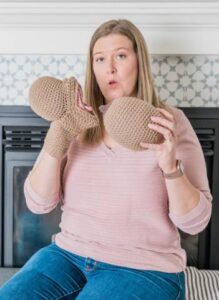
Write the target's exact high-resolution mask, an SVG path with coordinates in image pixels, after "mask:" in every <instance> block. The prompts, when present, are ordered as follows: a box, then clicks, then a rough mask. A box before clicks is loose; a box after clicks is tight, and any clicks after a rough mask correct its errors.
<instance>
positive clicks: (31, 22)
mask: <svg viewBox="0 0 219 300" xmlns="http://www.w3.org/2000/svg"><path fill="white" fill-rule="evenodd" d="M118 18H126V19H129V20H130V21H132V22H134V23H135V24H136V25H137V26H138V27H139V29H140V30H141V31H142V33H143V34H144V37H145V39H146V42H147V44H148V46H149V51H150V53H153V54H216V55H217V54H219V3H216V2H208V3H207V2H177V3H175V2H133V3H131V2H82V3H79V2H63V3H60V2H38V3H37V2H32V3H30V2H28V3H27V2H7V3H6V2H0V54H26V53H27V54H86V53H87V49H88V44H89V40H90V37H91V35H92V33H93V32H94V30H95V29H96V28H97V26H99V25H100V24H101V23H103V22H105V21H107V20H109V19H118Z"/></svg>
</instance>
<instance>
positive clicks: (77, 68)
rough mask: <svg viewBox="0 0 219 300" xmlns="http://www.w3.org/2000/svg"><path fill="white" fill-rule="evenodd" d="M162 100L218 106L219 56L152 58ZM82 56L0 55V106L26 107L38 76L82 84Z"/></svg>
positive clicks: (83, 73)
mask: <svg viewBox="0 0 219 300" xmlns="http://www.w3.org/2000/svg"><path fill="white" fill-rule="evenodd" d="M151 66H152V73H153V75H154V82H155V86H156V89H157V93H158V94H159V96H160V98H161V100H163V101H165V102H167V103H169V104H172V105H174V106H181V107H182V106H193V107H195V106H196V107H210V106H211V107H214V106H219V56H216V55H151ZM85 67H86V56H84V55H0V105H28V101H27V95H28V89H29V87H30V85H31V83H32V82H33V81H34V80H35V79H36V78H38V77H40V76H45V75H49V76H55V77H57V78H60V79H62V78H64V77H69V76H75V77H76V78H77V79H78V81H79V82H80V83H81V84H82V85H83V82H84V75H85Z"/></svg>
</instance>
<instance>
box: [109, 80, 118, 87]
mask: <svg viewBox="0 0 219 300" xmlns="http://www.w3.org/2000/svg"><path fill="white" fill-rule="evenodd" d="M116 84H117V81H115V80H110V81H109V85H110V86H113V85H116Z"/></svg>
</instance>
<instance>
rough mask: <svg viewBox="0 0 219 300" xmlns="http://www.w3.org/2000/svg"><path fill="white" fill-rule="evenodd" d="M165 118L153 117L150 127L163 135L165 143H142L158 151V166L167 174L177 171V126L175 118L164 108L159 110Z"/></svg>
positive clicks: (143, 145)
mask: <svg viewBox="0 0 219 300" xmlns="http://www.w3.org/2000/svg"><path fill="white" fill-rule="evenodd" d="M157 109H158V110H159V111H160V113H161V114H162V115H163V116H164V117H151V121H152V122H154V123H156V124H154V123H149V124H148V127H149V128H151V129H153V130H155V131H157V132H159V133H161V134H162V135H163V137H164V142H163V143H161V144H149V143H145V142H142V143H141V146H142V147H144V148H147V149H152V150H155V151H156V157H157V159H158V165H159V167H160V168H161V169H162V171H163V172H165V173H171V172H174V171H175V170H176V124H175V119H174V116H173V115H172V114H171V113H169V112H168V111H167V110H165V109H163V108H157Z"/></svg>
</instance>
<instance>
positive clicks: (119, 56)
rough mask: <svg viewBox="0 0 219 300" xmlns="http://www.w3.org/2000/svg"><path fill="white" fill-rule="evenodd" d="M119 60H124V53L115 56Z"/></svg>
mask: <svg viewBox="0 0 219 300" xmlns="http://www.w3.org/2000/svg"><path fill="white" fill-rule="evenodd" d="M116 57H117V58H118V59H119V60H122V59H125V58H126V54H124V53H119V54H117V56H116Z"/></svg>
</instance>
